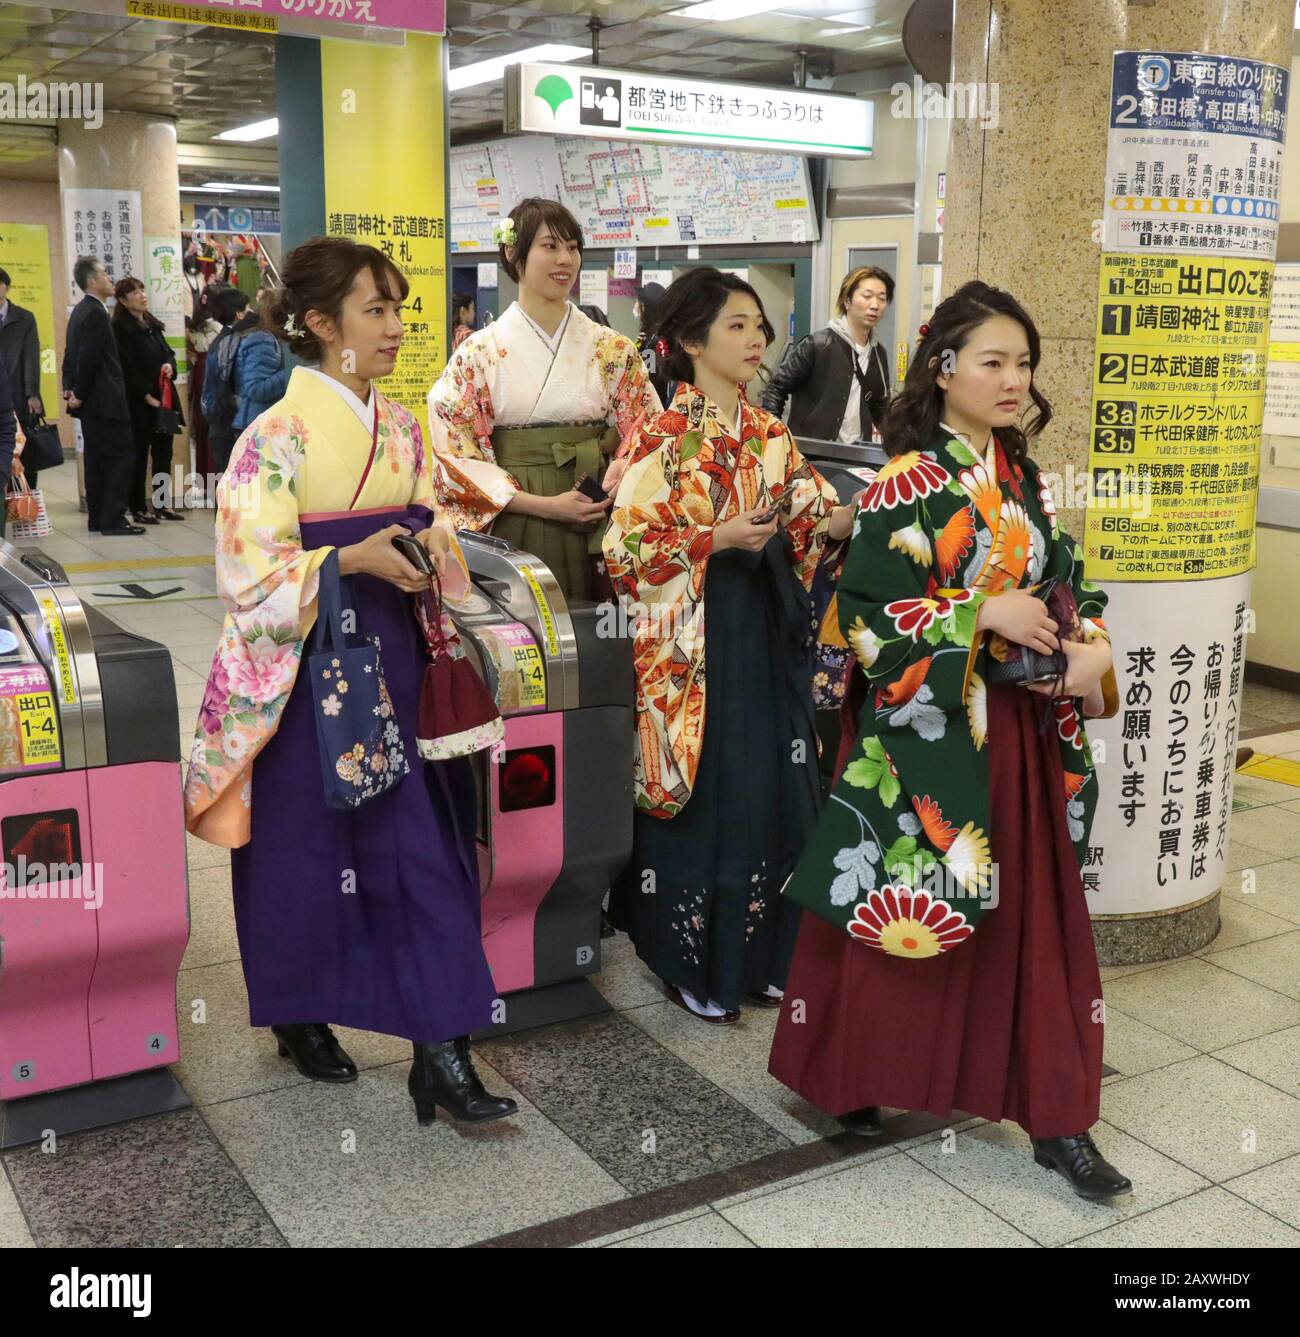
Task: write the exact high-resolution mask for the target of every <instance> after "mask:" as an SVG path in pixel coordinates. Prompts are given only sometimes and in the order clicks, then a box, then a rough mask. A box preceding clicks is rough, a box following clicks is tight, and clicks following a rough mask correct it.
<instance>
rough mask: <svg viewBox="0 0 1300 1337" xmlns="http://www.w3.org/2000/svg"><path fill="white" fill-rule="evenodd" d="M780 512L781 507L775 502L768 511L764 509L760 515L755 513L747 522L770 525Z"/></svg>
mask: <svg viewBox="0 0 1300 1337" xmlns="http://www.w3.org/2000/svg"><path fill="white" fill-rule="evenodd" d="M780 512H781V507H780V505H779V504H777V505H776V506H773V507H772V509H771V510H770V511H764V512H763V514H762V515H756V516H755V517H754V518H753V519H752V520H751V521H750V522H749V523H750V524H751V525H770V524H771V523H772V521H773V520H775V519H776V517H777V516H778V515H779V514H780Z"/></svg>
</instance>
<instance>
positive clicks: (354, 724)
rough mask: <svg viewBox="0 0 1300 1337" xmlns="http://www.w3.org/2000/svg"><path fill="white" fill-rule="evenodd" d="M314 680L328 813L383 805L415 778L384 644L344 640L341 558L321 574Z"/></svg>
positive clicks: (310, 663)
mask: <svg viewBox="0 0 1300 1337" xmlns="http://www.w3.org/2000/svg"><path fill="white" fill-rule="evenodd" d="M319 582H320V583H319V593H318V594H317V602H316V608H317V613H316V627H315V631H314V633H313V645H314V647H315V649H314V651H313V653H312V654H311V655H309V656H307V657H306V670H307V676H308V677H309V678H310V679H311V694H312V709H313V714H314V718H315V721H316V741H317V744H318V745H319V749H320V769H321V779H322V781H323V782H324V785H325V803H326V806H327V807H330V808H338V809H342V810H343V811H345V812H346V811H351V810H352V809H353V808H359V807H360V806H361V805H362V804H363V803H365V802H367V801H368V800H369V799H372V798H378V797H379V795H380V794H383V793H386V792H387V791H388V790H390V789H392V787H393V786H394V785H396V784H398V783H399V782H400V781H401V780H402V779H403V778H404V777H405V776H406V775H407V773H408V772H409V771H410V769H411V767H410V763H409V762H408V761H407V760H406V753H405V751H404V750H403V748H402V734H401V730H400V728H399V727H398V724H397V719H396V716H395V714H394V711H393V702H392V698H391V697H390V696H389V695H388V688H387V687H386V686H385V684H384V671H383V665H382V664H380V662H379V642H378V641H377V640H375V639H373V638H371V639H368V640H366V639H362V638H360V637H356V636H354V637H351V638H350V639H349V638H348V637H346V636H345V635H344V633H343V594H342V580H341V578H340V576H339V559H338V552H337V551H334V552H331V553H330V554H329V556H328V557H327V558H326V559H325V561H324V564H323V565H322V566H321V568H320V576H319Z"/></svg>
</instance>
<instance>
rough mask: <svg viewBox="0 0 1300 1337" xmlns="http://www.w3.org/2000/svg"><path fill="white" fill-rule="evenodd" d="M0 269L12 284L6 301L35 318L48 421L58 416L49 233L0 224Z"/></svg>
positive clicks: (42, 227) (30, 226)
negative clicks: (22, 307) (23, 307)
mask: <svg viewBox="0 0 1300 1337" xmlns="http://www.w3.org/2000/svg"><path fill="white" fill-rule="evenodd" d="M0 269H4V270H7V271H8V273H9V277H10V279H12V280H13V282H12V283H11V284H10V288H9V298H10V300H11V301H14V302H17V304H18V305H19V306H25V307H26V308H27V310H28V311H30V312H31V313H32V315H33V316H35V317H36V334H37V337H38V338H39V339H40V342H41V404H42V406H43V407H44V409H45V416H46V417H47V418H48V419H49V421H50V422H53V421H54V420H55V419H56V418H57V417H58V412H59V408H60V407H61V405H62V403H63V400H62V397H61V396H60V394H59V363H58V357H57V355H56V354H55V351H54V285H53V281H52V279H51V276H50V232H49V229H48V228H47V227H45V225H44V224H42V223H0Z"/></svg>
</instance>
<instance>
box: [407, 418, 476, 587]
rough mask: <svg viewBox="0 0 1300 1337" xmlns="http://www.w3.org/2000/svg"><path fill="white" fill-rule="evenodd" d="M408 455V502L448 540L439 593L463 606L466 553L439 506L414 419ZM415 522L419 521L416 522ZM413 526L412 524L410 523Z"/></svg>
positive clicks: (411, 423)
mask: <svg viewBox="0 0 1300 1337" xmlns="http://www.w3.org/2000/svg"><path fill="white" fill-rule="evenodd" d="M410 432H411V455H412V463H413V467H414V469H415V478H414V481H413V482H412V485H411V505H412V506H418V507H423V508H424V509H425V510H426V511H428V512H429V524H430V527H433V526H437V527H438V528H439V529H441V530H443V531H444V532H445V533H446V535H447V538H448V539H449V540H450V543H451V558H452V560H451V562H450V563H449V564H448V565H447V567H446V568H445V569H444V570H443V573H442V594H443V598H444V599H446V600H447V602H448V603H451V604H454V605H456V606H458V607H459V606H462V605H464V604H465V603H466V602H468V600H469V595H470V593H471V586H470V577H469V566H468V564H467V563H466V561H465V553H464V551H463V550H462V549H461V546H460V543H459V541H458V540H457V538H456V526H455V523H454V522H453V520H452V517H451V515H450V514H449V513H448V511H447V508H446V507H444V506H440V505H439V502H438V496H437V492H436V491H435V488H434V482H433V477H432V471H431V469H430V463H429V452H428V451H427V450H425V448H424V433H423V432H421V431H420V424H419V423H418V422H416V421H415V419H414V418H412V419H411V422H410ZM417 523H418V522H417ZM412 528H413V529H414V525H413V526H412Z"/></svg>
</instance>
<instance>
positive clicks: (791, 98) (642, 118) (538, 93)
mask: <svg viewBox="0 0 1300 1337" xmlns="http://www.w3.org/2000/svg"><path fill="white" fill-rule="evenodd" d="M872 111H873V107H872V104H871V103H870V102H869V101H867V100H866V99H865V98H854V97H844V96H842V95H838V94H831V93H816V92H809V91H808V90H806V89H801V88H764V87H760V86H758V85H755V84H728V83H720V82H718V81H717V80H703V79H677V78H669V77H667V76H665V75H661V74H654V73H634V72H633V71H631V70H607V69H603V68H602V69H573V68H571V67H570V66H567V65H544V64H531V63H525V64H521V65H511V66H510V67H509V68H508V69H507V71H506V117H505V129H506V132H507V133H508V134H515V133H518V132H520V131H523V132H529V133H536V134H547V135H554V134H560V135H587V136H594V137H596V138H598V139H635V140H641V141H648V142H651V143H659V144H666V145H673V144H695V145H702V146H715V147H716V146H719V145H732V146H734V147H737V148H746V149H752V150H755V151H758V152H763V151H770V152H773V153H809V154H819V155H822V156H825V157H829V158H867V157H870V156H871V152H872V131H873V128H874V127H873V122H872Z"/></svg>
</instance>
